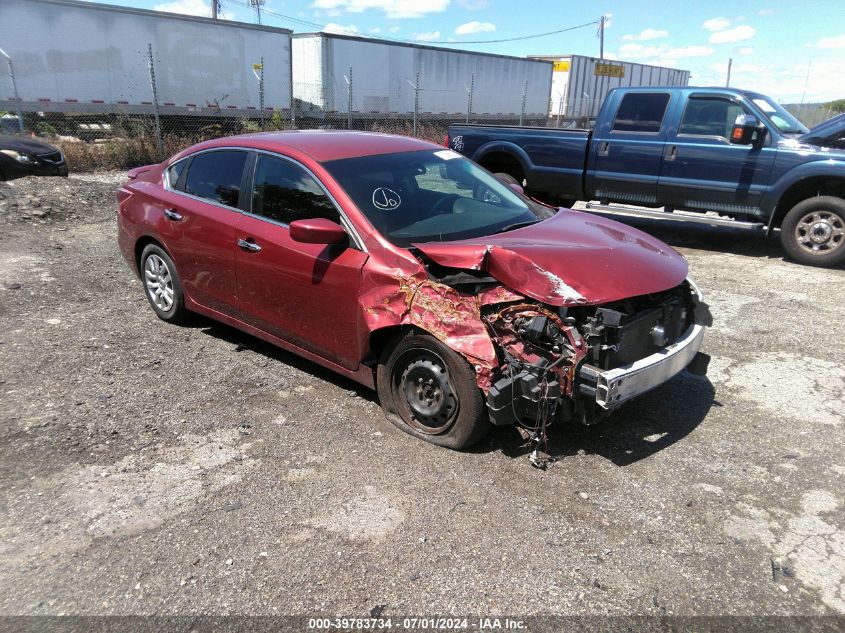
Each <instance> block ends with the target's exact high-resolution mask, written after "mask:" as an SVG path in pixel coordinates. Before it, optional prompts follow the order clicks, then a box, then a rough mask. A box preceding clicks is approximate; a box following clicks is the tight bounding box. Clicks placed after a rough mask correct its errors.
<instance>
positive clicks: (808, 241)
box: [780, 196, 845, 266]
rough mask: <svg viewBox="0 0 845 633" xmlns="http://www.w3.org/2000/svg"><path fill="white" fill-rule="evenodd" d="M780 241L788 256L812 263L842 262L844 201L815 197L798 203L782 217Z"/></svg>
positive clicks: (825, 264) (844, 235)
mask: <svg viewBox="0 0 845 633" xmlns="http://www.w3.org/2000/svg"><path fill="white" fill-rule="evenodd" d="M780 240H781V244H783V248H784V250H785V251H786V253H787V255H789V257H791V258H792V259H794V260H796V261H798V262H801V263H802V264H809V265H811V266H835V265H836V264H839V263H842V262H843V261H845V200H843V199H842V198H836V197H834V196H818V197H816V198H810V199H808V200H804V201H803V202H799V203H798V204H796V205H795V206H794V207H792V209H790V211H789V213H787V214H786V217H785V218H784V219H783V223H782V224H781V227H780Z"/></svg>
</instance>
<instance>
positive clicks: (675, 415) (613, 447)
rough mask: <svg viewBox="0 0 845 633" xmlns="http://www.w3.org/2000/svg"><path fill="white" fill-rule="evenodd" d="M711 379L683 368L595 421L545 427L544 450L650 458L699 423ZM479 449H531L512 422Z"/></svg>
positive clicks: (619, 460)
mask: <svg viewBox="0 0 845 633" xmlns="http://www.w3.org/2000/svg"><path fill="white" fill-rule="evenodd" d="M714 396H715V389H714V388H713V384H712V383H711V382H710V381H709V380H708V379H707V378H706V377H704V378H702V377H698V376H694V375H692V374H689V373H687V372H684V373H682V374H680V375H678V376H677V377H676V378H675V379H673V380H671V381H669V382H668V383H666V384H664V385H661V386H660V387H658V388H657V389H655V390H654V391H651V392H649V393H647V394H644V395H643V396H640V397H639V398H637V399H635V400H633V401H631V402H629V403H627V404H625V405H623V406H622V407H621V408H620V409H618V410H617V411H615V412H613V413H612V414H611V415H610V416H608V417H607V418H606V419H605V420H603V421H602V422H600V423H599V424H596V425H594V426H583V425H581V424H579V423H577V422H569V423H565V424H563V425H560V426H557V425H555V426H552V427H551V428H550V429H549V433H548V437H549V441H548V453H549V455H550V456H551V457H552V459H554V460H559V459H563V458H565V457H568V456H571V455H576V454H577V453H578V452H579V451H584V452H585V453H588V454H593V455H600V456H602V457H604V458H605V459H607V460H609V461H611V462H613V463H614V464H616V465H617V466H627V465H629V464H633V463H635V462H638V461H640V460H643V459H646V458H648V457H651V456H652V455H654V454H655V453H657V452H658V451H661V450H664V449H666V448H668V447H670V446H672V445H673V444H675V443H676V442H679V441H681V440H682V439H683V438H685V437H686V436H687V435H689V434H690V433H691V432H692V431H693V430H695V428H696V427H698V425H700V424H701V423H702V422H703V421H704V418H705V417H706V416H707V413H708V412H709V411H710V409H711V408H712V407H719V406H722V405H721V404H720V403H719V402H718V401H716V400H715V398H714ZM479 450H482V451H483V450H501V451H502V452H503V453H504V454H505V455H508V456H509V457H513V458H518V457H524V456H525V455H527V454H528V453H529V452H530V451H531V447H530V446H528V445H526V443H525V442H524V441H523V440H522V438H521V437H520V436H519V434H518V433H517V432H516V429H514V428H513V427H506V428H499V429H496V430H495V431H494V433H493V435H492V436H491V438H490V440H489V442H488V443H487V444H486V445H484V444H483V445H482V446H480V447H479Z"/></svg>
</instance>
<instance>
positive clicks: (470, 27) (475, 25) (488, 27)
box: [455, 20, 496, 35]
mask: <svg viewBox="0 0 845 633" xmlns="http://www.w3.org/2000/svg"><path fill="white" fill-rule="evenodd" d="M495 30H496V25H495V24H493V23H492V22H478V21H477V20H473V21H472V22H467V23H466V24H461V25H460V26H459V27H458V28H456V29H455V35H471V34H472V33H490V32H492V31H495Z"/></svg>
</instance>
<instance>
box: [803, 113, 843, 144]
mask: <svg viewBox="0 0 845 633" xmlns="http://www.w3.org/2000/svg"><path fill="white" fill-rule="evenodd" d="M843 137H845V113H843V114H840V115H837V116H835V117H833V118H832V119H828V120H827V121H824V122H823V123H819V124H818V125H817V126H816V127H814V128H813V129H812V130H810V131H809V132H807V133H806V134H802V135H801V136H799V137H798V140H800V141H802V142H804V143H810V144H811V145H827V146H829V147H839V148H843V147H845V146H843V145H842V144H837V141H839V139H841V138H843Z"/></svg>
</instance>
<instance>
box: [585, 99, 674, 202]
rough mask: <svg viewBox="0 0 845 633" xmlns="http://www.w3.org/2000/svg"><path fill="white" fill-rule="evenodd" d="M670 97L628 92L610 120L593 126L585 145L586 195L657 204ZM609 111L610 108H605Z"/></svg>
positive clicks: (607, 119)
mask: <svg viewBox="0 0 845 633" xmlns="http://www.w3.org/2000/svg"><path fill="white" fill-rule="evenodd" d="M672 98H673V96H672V94H671V93H669V92H660V91H659V90H657V91H654V92H640V91H636V92H628V93H625V94H623V95H622V99H621V101H620V104H619V107H618V108H617V109H616V112H615V115H614V116H613V119H612V120H609V117H608V118H606V119H605V120H604V121H603V122H601V123H600V124H599V125H598V126H596V130H595V132H594V133H593V141H592V145H591V147H590V159H589V161H588V165H589V170H588V174H587V191H588V194H592V195H591V197H593V198H597V199H599V200H602V201H605V200H606V201H609V202H614V201H615V202H627V203H630V204H647V205H653V204H656V203H657V179H658V177H659V176H660V165H661V163H662V161H663V146H664V144H665V142H666V134H667V127H668V126H667V124H666V121H665V120H664V119H665V118H666V113H667V112H668V111H670V108H669V103H670V101H671V100H672ZM608 114H611V112H608Z"/></svg>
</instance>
